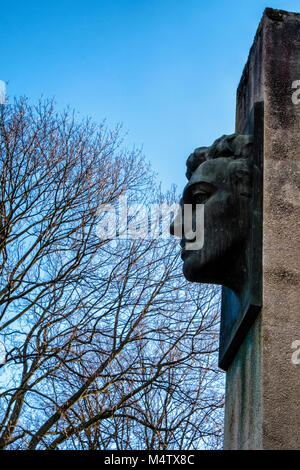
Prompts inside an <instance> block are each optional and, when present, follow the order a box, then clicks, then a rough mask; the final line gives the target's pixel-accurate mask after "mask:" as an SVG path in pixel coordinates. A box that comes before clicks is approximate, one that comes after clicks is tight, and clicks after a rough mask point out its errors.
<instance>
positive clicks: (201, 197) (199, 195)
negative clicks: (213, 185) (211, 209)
mask: <svg viewBox="0 0 300 470" xmlns="http://www.w3.org/2000/svg"><path fill="white" fill-rule="evenodd" d="M210 196H211V192H208V191H197V192H196V193H194V194H193V203H194V204H205V202H206V201H207V200H208V198H209V197H210Z"/></svg>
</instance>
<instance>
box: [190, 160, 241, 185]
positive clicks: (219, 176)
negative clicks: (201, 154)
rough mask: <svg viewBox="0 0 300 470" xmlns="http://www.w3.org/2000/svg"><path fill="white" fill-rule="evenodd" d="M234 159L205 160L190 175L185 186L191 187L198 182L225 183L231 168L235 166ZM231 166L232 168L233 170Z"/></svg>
mask: <svg viewBox="0 0 300 470" xmlns="http://www.w3.org/2000/svg"><path fill="white" fill-rule="evenodd" d="M235 164H236V160H235V159H234V158H228V157H220V158H215V159H213V160H206V161H205V162H203V163H201V164H200V165H199V166H198V167H197V168H196V169H195V171H194V172H193V173H192V175H191V177H190V180H189V183H188V185H187V186H191V185H193V184H195V183H199V182H200V181H202V182H206V183H212V184H213V183H218V182H221V181H223V182H225V180H227V178H228V175H229V174H230V173H231V168H230V167H231V166H232V165H233V166H235ZM233 166H232V168H233Z"/></svg>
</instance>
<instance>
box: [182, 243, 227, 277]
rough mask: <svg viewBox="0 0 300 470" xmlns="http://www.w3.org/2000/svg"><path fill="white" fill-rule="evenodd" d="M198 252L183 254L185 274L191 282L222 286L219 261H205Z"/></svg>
mask: <svg viewBox="0 0 300 470" xmlns="http://www.w3.org/2000/svg"><path fill="white" fill-rule="evenodd" d="M201 258H202V256H201V253H200V252H198V251H185V252H184V254H183V274H184V277H185V278H186V279H187V280H188V281H190V282H204V283H206V284H221V283H222V282H223V279H222V275H221V272H220V265H219V262H218V265H216V263H217V261H215V262H214V261H213V260H207V261H206V262H205V261H203V260H202V259H201Z"/></svg>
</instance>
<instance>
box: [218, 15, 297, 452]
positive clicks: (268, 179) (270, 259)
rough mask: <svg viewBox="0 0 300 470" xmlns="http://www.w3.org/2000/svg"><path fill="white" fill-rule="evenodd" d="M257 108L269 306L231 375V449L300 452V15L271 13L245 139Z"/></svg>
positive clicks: (241, 126) (239, 126)
mask: <svg viewBox="0 0 300 470" xmlns="http://www.w3.org/2000/svg"><path fill="white" fill-rule="evenodd" d="M298 89H299V93H298V92H297V90H298ZM257 102H264V123H263V135H264V144H263V162H264V163H263V166H264V168H263V216H262V217H263V223H262V227H263V246H262V257H263V274H262V289H263V307H262V309H261V312H260V313H259V315H258V317H257V318H256V320H255V322H254V324H253V325H252V327H251V328H250V330H249V331H248V333H247V335H246V337H245V339H244V341H243V343H242V345H241V346H240V348H239V350H238V352H237V353H236V355H235V357H234V359H233V361H232V362H231V364H230V366H229V368H228V370H227V374H226V406H225V438H224V448H225V449H300V289H299V268H300V223H299V222H300V198H299V194H300V192H299V189H300V179H299V166H300V14H296V13H289V12H285V11H281V10H272V9H269V8H268V9H266V10H265V12H264V15H263V18H262V20H261V23H260V25H259V28H258V31H257V34H256V37H255V39H254V43H253V46H252V48H251V50H250V54H249V58H248V62H247V64H246V66H245V69H244V72H243V75H242V78H241V82H240V85H239V87H238V91H237V118H236V131H237V132H239V133H243V132H245V129H246V125H247V122H248V120H249V115H250V113H251V110H252V109H253V106H254V104H255V103H257ZM297 341H298V342H297ZM297 348H298V349H299V354H298V353H297Z"/></svg>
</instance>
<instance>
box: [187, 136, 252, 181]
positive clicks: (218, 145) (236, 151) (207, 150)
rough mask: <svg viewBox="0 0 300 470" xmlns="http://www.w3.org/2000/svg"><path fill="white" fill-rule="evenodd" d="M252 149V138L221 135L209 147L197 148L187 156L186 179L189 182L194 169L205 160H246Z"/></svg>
mask: <svg viewBox="0 0 300 470" xmlns="http://www.w3.org/2000/svg"><path fill="white" fill-rule="evenodd" d="M252 149H253V136H251V135H241V134H231V135H223V136H222V137H220V138H219V139H217V140H215V142H214V143H213V144H212V145H211V146H210V147H198V148H196V149H195V150H194V152H193V153H191V155H190V156H189V158H188V159H187V162H186V166H187V171H186V177H187V179H188V180H189V179H190V178H191V176H192V173H193V172H194V171H195V170H196V168H197V167H198V166H199V165H201V163H204V162H205V161H206V160H211V159H213V158H219V157H230V158H232V159H234V160H236V159H239V158H248V157H249V156H250V155H251V153H252Z"/></svg>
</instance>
